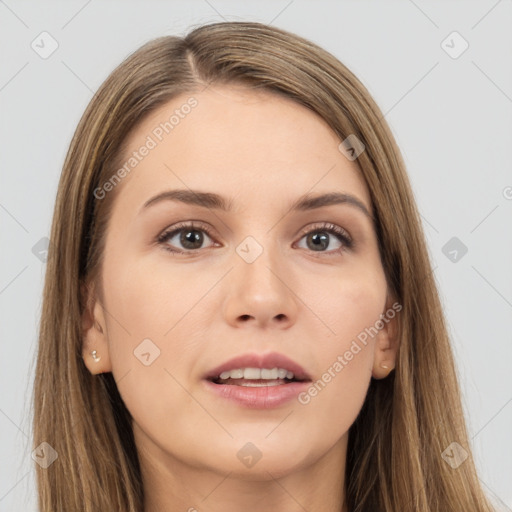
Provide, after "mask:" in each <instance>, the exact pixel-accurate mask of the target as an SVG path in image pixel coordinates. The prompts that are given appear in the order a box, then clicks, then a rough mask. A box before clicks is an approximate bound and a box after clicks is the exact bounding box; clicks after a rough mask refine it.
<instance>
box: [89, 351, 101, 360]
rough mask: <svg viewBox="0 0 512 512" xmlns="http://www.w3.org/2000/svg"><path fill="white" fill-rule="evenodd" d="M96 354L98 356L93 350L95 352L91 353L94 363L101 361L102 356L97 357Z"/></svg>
mask: <svg viewBox="0 0 512 512" xmlns="http://www.w3.org/2000/svg"><path fill="white" fill-rule="evenodd" d="M96 354H97V352H96V350H93V351H92V352H91V356H92V358H93V359H94V361H95V362H96V363H97V362H98V361H99V360H100V359H101V356H97V355H96Z"/></svg>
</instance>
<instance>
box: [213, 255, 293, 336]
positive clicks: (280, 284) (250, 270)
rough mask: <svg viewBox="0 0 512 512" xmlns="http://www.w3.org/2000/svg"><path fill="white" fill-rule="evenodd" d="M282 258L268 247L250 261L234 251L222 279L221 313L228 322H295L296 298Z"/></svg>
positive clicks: (284, 326)
mask: <svg viewBox="0 0 512 512" xmlns="http://www.w3.org/2000/svg"><path fill="white" fill-rule="evenodd" d="M282 258H283V256H282V255H278V254H276V253H275V251H274V252H272V254H271V253H270V250H267V249H264V250H263V252H262V253H261V254H260V255H259V256H258V257H257V258H256V259H255V260H254V261H252V262H251V263H249V262H248V261H246V260H244V259H243V258H242V257H239V255H238V254H235V255H234V268H233V270H232V271H231V272H230V273H229V274H228V276H226V277H227V279H226V280H225V282H224V286H225V289H224V297H225V300H224V304H223V314H224V317H225V319H226V321H227V323H228V324H230V325H231V326H233V327H241V326H244V325H255V326H258V327H263V328H265V327H270V328H272V327H277V328H280V329H287V328H289V327H291V326H292V325H293V324H294V323H295V321H296V318H297V313H298V309H299V304H298V301H299V299H298V297H297V296H296V295H295V293H294V292H293V289H294V283H293V277H292V276H291V274H290V271H289V269H288V270H286V262H284V261H283V259H282Z"/></svg>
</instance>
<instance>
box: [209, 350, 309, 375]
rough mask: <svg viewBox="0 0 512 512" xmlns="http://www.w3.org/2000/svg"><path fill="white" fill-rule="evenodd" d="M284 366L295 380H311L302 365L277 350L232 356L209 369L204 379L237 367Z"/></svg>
mask: <svg viewBox="0 0 512 512" xmlns="http://www.w3.org/2000/svg"><path fill="white" fill-rule="evenodd" d="M276 367H277V368H284V369H285V370H288V371H291V372H293V375H294V377H295V379H297V380H311V377H310V376H309V374H308V373H307V372H306V370H304V368H302V366H301V365H300V364H298V363H296V362H295V361H292V360H291V359H290V358H289V357H287V356H285V355H284V354H279V353H277V352H270V353H267V354H257V353H252V354H242V355H240V356H236V357H233V358H232V359H230V360H229V361H226V362H225V363H222V364H221V365H219V366H217V367H215V368H213V369H212V370H210V371H209V372H208V373H207V374H206V376H205V379H209V380H211V379H216V378H217V377H219V375H220V374H221V373H222V372H225V371H229V370H236V369H238V368H269V369H272V368H276Z"/></svg>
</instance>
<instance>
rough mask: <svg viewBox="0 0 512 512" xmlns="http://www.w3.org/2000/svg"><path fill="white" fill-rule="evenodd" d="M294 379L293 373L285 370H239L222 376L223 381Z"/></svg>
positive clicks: (224, 373)
mask: <svg viewBox="0 0 512 512" xmlns="http://www.w3.org/2000/svg"><path fill="white" fill-rule="evenodd" d="M285 377H286V378H287V379H293V372H290V371H288V370H285V369H284V368H272V369H271V370H270V369H268V368H237V369H236V370H228V371H226V372H222V373H221V374H220V378H221V379H229V378H231V379H284V378H285Z"/></svg>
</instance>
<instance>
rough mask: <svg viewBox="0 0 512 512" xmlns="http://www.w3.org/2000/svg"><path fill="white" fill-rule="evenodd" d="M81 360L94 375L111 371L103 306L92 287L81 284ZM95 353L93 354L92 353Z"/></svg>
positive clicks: (94, 288)
mask: <svg viewBox="0 0 512 512" xmlns="http://www.w3.org/2000/svg"><path fill="white" fill-rule="evenodd" d="M81 292H82V297H83V300H84V304H85V307H84V312H83V314H82V358H83V360H84V363H85V365H86V366H87V368H88V369H89V371H90V372H91V373H92V374H93V375H96V374H98V373H105V372H110V371H112V366H111V363H110V355H109V350H108V348H109V347H108V336H107V324H106V322H105V314H104V309H103V306H102V304H101V302H100V300H99V297H98V295H97V293H96V287H95V286H94V285H89V284H82V286H81ZM94 350H95V351H96V353H93V351H94Z"/></svg>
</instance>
